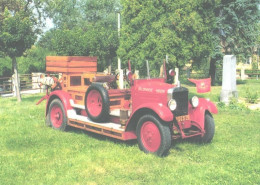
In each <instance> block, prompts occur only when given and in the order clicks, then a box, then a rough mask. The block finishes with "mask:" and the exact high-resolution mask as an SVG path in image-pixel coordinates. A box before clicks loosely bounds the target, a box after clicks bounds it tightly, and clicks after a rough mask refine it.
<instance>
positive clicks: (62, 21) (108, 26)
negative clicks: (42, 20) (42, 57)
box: [39, 0, 118, 70]
mask: <svg viewBox="0 0 260 185" xmlns="http://www.w3.org/2000/svg"><path fill="white" fill-rule="evenodd" d="M116 3H117V0H100V1H95V0H88V1H73V0H65V1H47V4H48V8H47V13H48V15H49V16H50V17H51V18H52V19H53V22H54V24H55V28H54V29H52V30H50V31H49V32H47V33H46V34H45V35H44V36H43V37H42V38H41V40H40V42H39V44H40V45H41V46H42V47H47V48H48V49H50V50H53V51H55V52H56V53H57V55H72V56H73V55H74V56H75V55H79V56H81V55H85V56H86V55H95V56H98V57H99V65H98V68H99V70H103V68H104V67H105V66H107V64H108V63H109V61H111V60H113V59H114V58H115V56H116V50H117V47H118V37H117V19H116V14H115V11H114V10H115V6H116Z"/></svg>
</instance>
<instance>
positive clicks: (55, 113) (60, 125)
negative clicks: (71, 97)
mask: <svg viewBox="0 0 260 185" xmlns="http://www.w3.org/2000/svg"><path fill="white" fill-rule="evenodd" d="M47 123H48V124H49V125H50V126H52V128H54V129H57V130H61V131H64V130H65V129H66V128H67V116H66V114H65V110H64V107H63V104H62V102H61V101H60V100H59V99H54V100H53V101H52V102H51V104H50V106H49V110H48V114H47V120H46V124H47ZM48 124H47V125H48Z"/></svg>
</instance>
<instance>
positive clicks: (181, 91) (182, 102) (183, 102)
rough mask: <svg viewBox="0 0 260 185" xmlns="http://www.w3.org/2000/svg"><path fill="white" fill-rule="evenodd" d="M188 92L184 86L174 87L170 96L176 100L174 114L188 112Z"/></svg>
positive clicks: (185, 113) (178, 114) (180, 114)
mask: <svg viewBox="0 0 260 185" xmlns="http://www.w3.org/2000/svg"><path fill="white" fill-rule="evenodd" d="M188 94H189V91H188V89H187V88H185V87H176V88H174V90H173V93H172V98H173V99H175V100H176V102H177V108H176V110H175V111H173V113H174V115H175V116H182V115H187V114H188Z"/></svg>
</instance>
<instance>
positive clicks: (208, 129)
mask: <svg viewBox="0 0 260 185" xmlns="http://www.w3.org/2000/svg"><path fill="white" fill-rule="evenodd" d="M204 124H205V126H204V130H205V134H204V136H202V137H198V138H197V141H198V142H199V143H210V142H211V140H212V139H213V137H214V134H215V122H214V119H213V117H212V116H211V115H210V114H209V113H206V114H205V123H204Z"/></svg>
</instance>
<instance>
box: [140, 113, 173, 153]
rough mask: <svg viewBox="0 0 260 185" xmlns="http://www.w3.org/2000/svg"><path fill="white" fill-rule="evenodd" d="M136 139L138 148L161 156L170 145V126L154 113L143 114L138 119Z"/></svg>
mask: <svg viewBox="0 0 260 185" xmlns="http://www.w3.org/2000/svg"><path fill="white" fill-rule="evenodd" d="M137 140H138V146H139V148H140V149H141V150H142V151H144V152H145V153H153V154H156V155H158V156H163V155H165V154H166V153H167V152H168V151H169V149H170V147H171V132H170V128H169V127H168V126H167V125H164V124H163V123H161V122H160V121H159V119H158V118H157V117H155V116H154V115H144V116H142V117H141V118H140V120H139V121H138V125H137Z"/></svg>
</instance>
